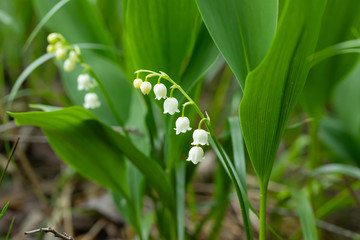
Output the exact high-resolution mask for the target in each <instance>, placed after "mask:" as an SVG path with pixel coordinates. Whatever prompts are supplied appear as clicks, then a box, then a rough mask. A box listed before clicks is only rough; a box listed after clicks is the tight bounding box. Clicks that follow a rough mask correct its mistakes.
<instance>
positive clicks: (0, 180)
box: [0, 137, 20, 184]
mask: <svg viewBox="0 0 360 240" xmlns="http://www.w3.org/2000/svg"><path fill="white" fill-rule="evenodd" d="M19 140H20V138H19V137H18V138H17V139H16V142H15V143H14V145H13V147H12V149H11V152H10V155H9V157H8V160H7V163H6V166H5V168H4V171H3V172H2V174H1V178H0V184H1V183H2V180H3V178H4V176H5V173H6V171H7V169H8V167H9V164H10V161H11V158H12V157H13V155H14V152H15V150H16V147H17V145H18V143H19Z"/></svg>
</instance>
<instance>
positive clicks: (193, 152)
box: [186, 146, 205, 164]
mask: <svg viewBox="0 0 360 240" xmlns="http://www.w3.org/2000/svg"><path fill="white" fill-rule="evenodd" d="M204 159H205V157H204V150H203V149H202V148H201V147H197V146H195V147H192V148H191V149H190V151H189V156H188V158H187V159H186V161H192V162H193V163H194V164H197V163H199V162H201V161H202V160H204Z"/></svg>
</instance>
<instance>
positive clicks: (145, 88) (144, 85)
mask: <svg viewBox="0 0 360 240" xmlns="http://www.w3.org/2000/svg"><path fill="white" fill-rule="evenodd" d="M140 90H141V92H142V93H143V94H144V95H148V94H149V92H150V90H151V83H149V82H142V83H141V85H140Z"/></svg>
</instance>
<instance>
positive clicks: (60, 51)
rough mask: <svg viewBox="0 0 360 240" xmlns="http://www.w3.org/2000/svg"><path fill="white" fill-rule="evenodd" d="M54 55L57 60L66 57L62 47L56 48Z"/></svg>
mask: <svg viewBox="0 0 360 240" xmlns="http://www.w3.org/2000/svg"><path fill="white" fill-rule="evenodd" d="M55 57H56V58H57V59H59V60H60V59H63V58H65V57H66V49H65V48H63V47H60V48H57V49H56V52H55Z"/></svg>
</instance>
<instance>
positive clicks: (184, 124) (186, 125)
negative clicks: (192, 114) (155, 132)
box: [174, 117, 191, 135]
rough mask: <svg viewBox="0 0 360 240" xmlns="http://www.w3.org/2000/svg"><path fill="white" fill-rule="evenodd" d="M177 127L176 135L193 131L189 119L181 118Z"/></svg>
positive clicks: (177, 121)
mask: <svg viewBox="0 0 360 240" xmlns="http://www.w3.org/2000/svg"><path fill="white" fill-rule="evenodd" d="M175 125H176V128H174V129H175V131H176V135H178V134H180V133H184V132H186V131H189V130H191V127H190V120H189V119H188V118H187V117H179V118H178V119H177V120H176V123H175Z"/></svg>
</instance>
